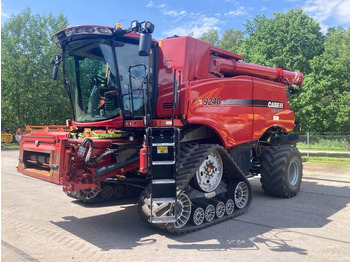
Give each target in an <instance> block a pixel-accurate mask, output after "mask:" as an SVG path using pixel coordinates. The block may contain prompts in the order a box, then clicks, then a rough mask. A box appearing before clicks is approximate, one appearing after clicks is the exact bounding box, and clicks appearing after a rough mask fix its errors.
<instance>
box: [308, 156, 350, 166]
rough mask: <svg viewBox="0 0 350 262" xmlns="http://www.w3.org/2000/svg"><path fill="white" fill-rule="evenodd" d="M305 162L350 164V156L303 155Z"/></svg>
mask: <svg viewBox="0 0 350 262" xmlns="http://www.w3.org/2000/svg"><path fill="white" fill-rule="evenodd" d="M302 160H303V162H313V163H325V164H335V165H350V157H333V156H332V157H331V156H310V157H307V156H302Z"/></svg>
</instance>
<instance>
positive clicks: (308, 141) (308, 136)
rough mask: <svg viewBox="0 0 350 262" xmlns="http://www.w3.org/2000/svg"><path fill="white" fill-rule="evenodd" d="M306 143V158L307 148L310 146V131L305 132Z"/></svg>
mask: <svg viewBox="0 0 350 262" xmlns="http://www.w3.org/2000/svg"><path fill="white" fill-rule="evenodd" d="M306 143H307V158H309V148H310V133H309V132H307V133H306Z"/></svg>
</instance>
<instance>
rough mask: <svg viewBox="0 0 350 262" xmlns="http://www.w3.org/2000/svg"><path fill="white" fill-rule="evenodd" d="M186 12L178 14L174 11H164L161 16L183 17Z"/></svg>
mask: <svg viewBox="0 0 350 262" xmlns="http://www.w3.org/2000/svg"><path fill="white" fill-rule="evenodd" d="M186 14H187V13H186V11H184V10H183V11H180V12H176V11H174V10H169V11H168V10H164V11H163V15H168V16H171V17H177V16H184V15H186Z"/></svg>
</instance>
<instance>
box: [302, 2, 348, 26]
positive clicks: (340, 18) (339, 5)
mask: <svg viewBox="0 0 350 262" xmlns="http://www.w3.org/2000/svg"><path fill="white" fill-rule="evenodd" d="M302 8H303V10H304V11H305V12H306V13H308V14H309V15H310V16H312V17H313V18H314V19H315V20H316V21H318V22H319V23H320V25H321V28H322V32H323V33H325V32H326V31H327V28H328V25H326V23H327V20H328V19H330V18H333V19H335V20H336V21H337V22H338V23H340V24H346V23H350V16H349V14H350V0H307V1H306V2H305V4H304V6H303V7H302Z"/></svg>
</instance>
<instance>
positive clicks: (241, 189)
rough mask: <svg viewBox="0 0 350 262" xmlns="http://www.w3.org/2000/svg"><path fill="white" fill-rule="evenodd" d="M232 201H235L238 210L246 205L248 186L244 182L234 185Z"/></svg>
mask: <svg viewBox="0 0 350 262" xmlns="http://www.w3.org/2000/svg"><path fill="white" fill-rule="evenodd" d="M233 199H234V201H235V204H236V207H238V208H239V209H241V208H244V207H245V206H246V205H247V204H248V200H249V189H248V185H247V184H246V183H245V182H244V181H241V182H239V183H238V184H237V185H236V188H235V192H234V194H233Z"/></svg>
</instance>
